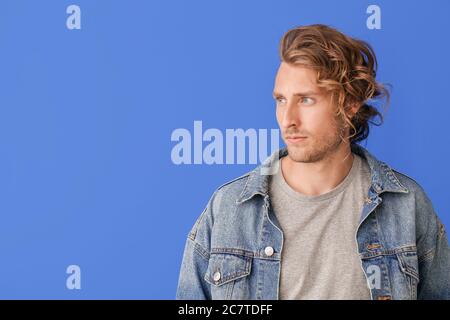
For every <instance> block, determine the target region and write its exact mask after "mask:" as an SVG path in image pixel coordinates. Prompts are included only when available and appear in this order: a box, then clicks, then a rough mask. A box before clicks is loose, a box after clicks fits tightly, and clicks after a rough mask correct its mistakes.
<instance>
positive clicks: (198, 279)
mask: <svg viewBox="0 0 450 320" xmlns="http://www.w3.org/2000/svg"><path fill="white" fill-rule="evenodd" d="M214 196H215V193H214V194H213V196H212V197H211V199H210V200H209V202H208V204H207V206H206V208H205V209H204V210H203V212H202V214H201V215H200V216H199V217H198V218H197V220H196V222H195V224H194V226H193V227H192V229H191V231H190V232H189V235H188V237H187V239H186V243H185V246H184V253H183V259H182V262H181V268H180V274H179V278H178V287H177V292H176V299H177V300H210V299H211V287H210V284H209V283H208V282H206V281H205V279H204V277H205V274H206V271H207V268H208V263H209V252H210V246H211V243H210V239H211V230H212V226H213V216H212V201H213V199H214Z"/></svg>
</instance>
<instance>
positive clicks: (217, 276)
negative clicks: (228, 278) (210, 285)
mask: <svg viewBox="0 0 450 320" xmlns="http://www.w3.org/2000/svg"><path fill="white" fill-rule="evenodd" d="M213 279H214V281H219V280H220V272H219V271H217V272H216V273H214V276H213Z"/></svg>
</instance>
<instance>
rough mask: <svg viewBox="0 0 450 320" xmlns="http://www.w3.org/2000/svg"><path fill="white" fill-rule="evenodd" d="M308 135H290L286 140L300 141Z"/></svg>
mask: <svg viewBox="0 0 450 320" xmlns="http://www.w3.org/2000/svg"><path fill="white" fill-rule="evenodd" d="M306 138H307V137H303V136H289V137H286V140H287V141H289V142H299V141H303V140H305V139H306Z"/></svg>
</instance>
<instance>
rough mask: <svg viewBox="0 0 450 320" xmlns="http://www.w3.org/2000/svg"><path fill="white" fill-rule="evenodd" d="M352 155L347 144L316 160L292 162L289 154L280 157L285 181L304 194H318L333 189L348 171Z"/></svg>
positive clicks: (351, 163)
mask: <svg viewBox="0 0 450 320" xmlns="http://www.w3.org/2000/svg"><path fill="white" fill-rule="evenodd" d="M353 159H354V155H353V153H352V152H351V149H350V145H349V144H341V146H340V147H339V148H338V149H337V150H336V151H335V152H334V153H332V154H330V155H327V156H326V157H325V158H324V159H322V160H320V161H318V162H312V163H304V162H294V161H293V160H292V159H290V158H289V155H287V156H285V157H283V158H281V170H282V173H283V176H284V179H285V180H286V183H287V184H288V185H289V186H290V187H291V188H292V189H294V190H295V191H297V192H300V193H303V194H305V195H320V194H324V193H326V192H328V191H331V190H332V189H334V188H335V187H336V186H337V185H339V183H341V182H342V181H343V180H344V179H345V177H346V176H347V175H348V173H349V172H350V169H351V168H352V165H353Z"/></svg>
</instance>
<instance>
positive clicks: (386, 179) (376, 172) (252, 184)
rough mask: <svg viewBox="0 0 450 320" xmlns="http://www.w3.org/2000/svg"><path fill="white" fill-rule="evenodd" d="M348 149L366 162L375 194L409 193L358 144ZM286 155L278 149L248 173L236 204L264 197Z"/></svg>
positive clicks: (353, 144)
mask: <svg viewBox="0 0 450 320" xmlns="http://www.w3.org/2000/svg"><path fill="white" fill-rule="evenodd" d="M350 147H351V150H352V152H353V153H355V154H357V155H359V156H361V157H362V158H363V159H366V160H367V163H368V164H369V167H370V173H371V187H372V188H373V190H374V191H375V192H376V193H377V194H381V193H383V192H402V193H408V192H409V190H408V189H407V188H406V187H405V186H403V185H402V184H401V183H400V181H399V180H398V178H397V176H396V175H395V173H394V172H393V170H392V168H391V167H389V165H387V164H386V163H385V162H383V161H380V160H378V159H377V158H376V157H375V156H374V155H372V154H371V153H370V152H369V151H368V150H367V149H366V148H364V147H362V146H361V145H359V144H356V143H352V144H351V145H350ZM287 154H288V151H287V147H283V148H281V149H278V150H276V151H274V152H273V153H272V154H271V155H270V156H269V157H268V158H267V159H266V160H265V161H264V162H263V163H262V164H260V165H259V166H258V167H256V168H255V169H254V170H252V171H251V172H250V173H249V177H248V180H247V183H246V185H245V187H244V189H243V190H242V192H241V194H240V196H239V198H238V199H237V200H236V202H237V203H241V202H244V201H247V200H249V199H251V198H252V197H253V196H254V195H256V194H259V195H261V196H263V197H266V196H267V195H268V191H269V177H270V175H272V174H274V173H276V170H279V168H280V161H279V159H281V158H282V157H284V156H286V155H287Z"/></svg>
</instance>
